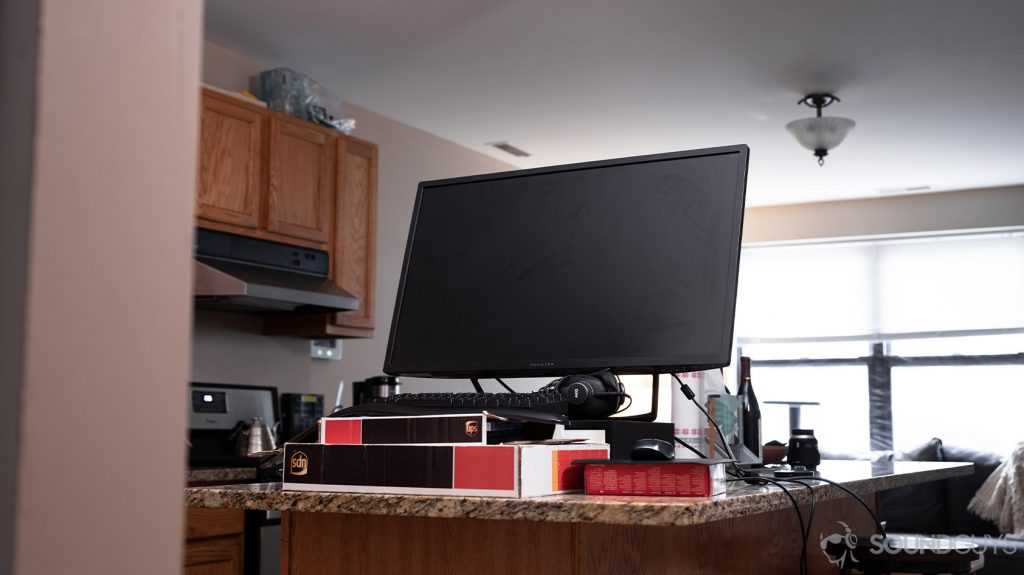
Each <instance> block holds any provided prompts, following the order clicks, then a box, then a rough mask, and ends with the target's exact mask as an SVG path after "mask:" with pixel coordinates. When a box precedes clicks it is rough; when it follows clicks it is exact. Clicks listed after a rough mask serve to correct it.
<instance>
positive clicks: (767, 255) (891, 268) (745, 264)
mask: <svg viewBox="0 0 1024 575" xmlns="http://www.w3.org/2000/svg"><path fill="white" fill-rule="evenodd" d="M1022 329H1024V232H1004V233H991V234H976V235H959V236H936V237H930V238H917V239H910V240H908V239H901V240H878V241H872V242H850V243H832V244H811V245H800V246H772V247H752V248H745V249H744V250H743V255H742V256H741V259H740V281H739V293H738V296H737V306H736V337H737V339H738V340H739V341H740V342H741V343H751V342H756V341H758V340H763V341H771V340H779V339H790V340H805V341H811V340H815V339H823V338H824V339H827V338H837V339H838V338H861V339H879V338H891V337H899V336H901V335H904V336H905V335H907V334H929V333H937V332H947V333H948V332H960V331H973V332H977V331H986V330H988V331H992V330H1022Z"/></svg>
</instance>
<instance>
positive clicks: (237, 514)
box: [184, 508, 245, 575]
mask: <svg viewBox="0 0 1024 575" xmlns="http://www.w3.org/2000/svg"><path fill="white" fill-rule="evenodd" d="M244 517H245V516H244V512H243V511H242V510H241V509H204V508H189V509H188V510H187V514H186V521H185V569H184V573H185V575H242V566H243V562H244V558H243V557H244V556H243V554H244V552H245V538H244V535H243V532H244V530H245V518H244Z"/></svg>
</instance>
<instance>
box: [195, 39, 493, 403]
mask: <svg viewBox="0 0 1024 575" xmlns="http://www.w3.org/2000/svg"><path fill="white" fill-rule="evenodd" d="M273 65H274V64H272V63H269V62H264V61H261V60H258V59H254V58H251V57H249V56H247V55H245V54H242V53H239V52H237V51H234V50H231V49H228V48H224V47H222V46H219V45H217V44H213V43H211V42H206V43H205V45H204V54H203V81H204V82H205V83H207V84H210V85H213V86H217V87H219V88H224V89H227V90H235V91H239V90H245V89H248V88H249V76H250V75H253V74H257V73H259V72H260V71H261V70H264V69H267V68H270V67H273ZM282 65H288V66H290V67H293V68H296V69H298V70H300V71H301V69H302V63H301V62H288V63H282ZM325 87H326V88H327V89H329V90H331V91H332V92H333V93H335V94H338V95H341V96H343V95H344V91H343V90H341V89H339V88H338V87H335V86H330V85H327V86H325ZM344 113H345V115H346V116H350V117H353V118H355V119H356V120H357V122H358V126H357V128H356V132H355V134H354V135H356V136H359V137H360V138H363V139H366V140H369V141H371V142H374V143H376V144H377V145H378V146H379V148H380V163H379V174H378V202H377V233H378V236H377V286H376V294H375V296H376V298H377V331H376V336H375V337H374V338H373V339H369V340H345V341H344V343H343V344H342V353H343V357H342V360H341V361H328V360H317V359H311V358H310V357H309V342H308V341H307V340H300V339H295V338H288V337H270V336H263V335H260V334H259V321H258V320H257V319H255V318H251V317H244V316H243V317H239V316H234V315H232V314H224V313H213V312H200V313H199V314H197V315H196V321H195V331H194V333H195V348H194V350H193V364H192V377H193V379H194V380H195V381H205V382H221V383H249V384H253V385H274V386H277V387H278V388H279V389H280V390H281V391H283V392H288V391H300V392H310V393H322V394H324V396H325V401H326V402H327V403H332V402H333V401H334V397H335V393H336V391H337V386H338V381H339V380H344V381H345V382H346V383H349V384H350V383H351V382H352V381H355V380H360V379H365V378H367V377H370V376H373V375H378V374H380V373H382V372H381V368H382V366H383V364H384V352H385V348H386V347H387V339H388V330H389V329H390V325H391V312H392V310H393V309H394V303H395V294H396V293H397V290H398V276H399V273H400V272H401V266H402V257H403V255H404V252H405V239H406V235H407V234H408V231H409V223H410V219H411V217H412V208H413V200H414V199H415V196H416V186H417V184H418V183H419V182H420V181H422V180H430V179H436V178H446V177H453V176H461V175H469V174H479V173H487V172H496V171H504V170H509V169H512V166H510V165H509V164H506V163H503V162H500V161H497V160H495V159H493V158H489V157H487V156H484V155H482V154H479V153H477V152H475V151H473V150H470V149H468V148H465V147H462V146H459V145H457V144H454V143H452V142H449V141H447V140H444V139H441V138H438V137H437V136H434V135H431V134H428V133H426V132H424V131H422V130H418V129H416V128H413V127H411V126H408V125H405V124H402V123H400V122H396V121H395V120H392V119H390V118H386V117H384V116H381V115H379V114H375V113H374V112H372V111H370V110H368V109H366V108H363V107H360V106H356V105H354V104H348V103H346V104H345V108H344ZM442 385H444V384H442ZM453 385H455V386H456V387H455V388H462V387H465V386H466V384H465V383H464V382H460V383H458V384H453ZM347 387H348V388H347V390H346V395H348V394H350V392H351V385H349V386H347ZM417 387H419V388H420V389H424V388H422V384H412V385H411V386H409V387H408V390H410V391H416V390H417ZM432 389H438V388H437V387H436V386H435V387H432Z"/></svg>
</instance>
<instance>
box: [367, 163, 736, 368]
mask: <svg viewBox="0 0 1024 575" xmlns="http://www.w3.org/2000/svg"><path fill="white" fill-rule="evenodd" d="M730 154H737V155H738V162H737V177H736V183H737V186H738V189H737V190H735V194H736V197H737V199H738V202H737V204H736V208H735V209H734V212H733V215H732V220H731V224H732V236H731V238H730V242H731V243H730V249H731V251H732V257H731V258H730V262H729V270H728V282H729V284H730V285H732V286H733V289H732V290H731V293H729V294H728V301H727V302H726V306H727V308H728V310H729V312H730V313H728V314H725V317H723V318H722V321H723V329H722V336H723V337H722V340H721V341H720V342H719V345H720V347H719V352H718V353H715V354H707V355H685V356H683V355H681V356H675V357H625V358H607V357H605V358H573V359H571V360H559V359H557V358H554V359H552V358H537V359H536V360H533V361H529V362H526V365H523V364H522V363H518V362H517V363H512V362H510V363H509V364H508V365H497V364H494V363H493V362H483V361H481V362H471V361H460V362H458V363H452V362H448V363H423V364H408V363H405V364H396V363H395V362H394V361H393V359H392V356H393V353H394V345H395V335H396V332H397V329H398V319H399V316H400V315H401V310H402V304H403V299H404V292H405V286H406V274H407V273H408V271H409V258H410V256H411V254H412V248H413V242H414V239H415V237H416V223H417V220H418V217H419V212H420V207H421V204H422V202H423V195H424V192H425V191H428V190H429V189H430V188H434V187H441V186H450V185H453V184H458V185H462V184H472V183H476V182H484V181H489V180H505V179H514V178H523V177H530V176H535V175H543V174H551V173H560V172H562V173H564V172H572V171H578V170H590V169H594V168H607V167H614V166H620V165H636V164H643V163H652V162H663V161H667V160H679V159H689V158H699V157H707V156H718V155H730ZM749 158H750V148H748V147H747V146H746V145H744V144H739V145H734V146H719V147H714V148H703V149H699V150H685V151H679V152H668V153H663V154H650V155H643V156H633V157H628V158H615V159H611V160H598V161H593V162H582V163H576V164H564V165H558V166H548V167H542V168H530V169H524V170H511V171H506V172H497V173H491V174H481V175H475V176H463V177H457V178H445V179H440V180H429V181H423V182H420V184H419V186H418V188H417V190H416V201H415V205H414V207H413V212H412V222H411V224H410V226H409V236H408V238H407V239H406V246H405V254H404V257H403V259H402V272H401V276H400V277H399V284H398V294H397V297H396V299H395V308H394V312H393V313H392V317H391V331H390V333H389V335H388V345H387V351H386V354H385V357H384V373H387V374H389V375H400V376H409V377H429V378H474V377H476V378H485V377H509V378H514V377H544V376H552V377H559V376H565V375H572V374H577V373H593V372H597V371H602V370H606V369H607V370H611V371H612V372H614V373H617V374H623V375H626V374H652V373H678V372H684V371H700V370H706V369H715V368H720V367H725V366H728V365H729V364H730V362H731V359H732V358H731V352H732V339H733V329H734V323H735V322H734V319H735V314H736V291H737V290H736V288H735V286H736V284H737V281H738V277H739V260H740V248H741V244H742V236H743V215H744V207H745V205H746V188H747V172H748V164H749ZM487 364H490V365H487Z"/></svg>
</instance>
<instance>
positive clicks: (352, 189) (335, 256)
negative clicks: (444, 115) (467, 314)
mask: <svg viewBox="0 0 1024 575" xmlns="http://www.w3.org/2000/svg"><path fill="white" fill-rule="evenodd" d="M336 164H337V176H336V178H335V179H336V182H337V188H336V193H335V196H334V206H333V208H334V217H333V221H334V227H333V230H332V237H333V243H332V245H331V277H332V279H333V280H334V281H335V282H336V283H337V284H338V285H340V286H341V287H342V288H344V289H345V290H347V291H348V292H350V293H352V294H353V295H355V296H356V297H358V298H359V304H360V307H359V309H358V310H355V311H349V312H344V313H337V314H332V315H315V314H302V315H280V316H273V317H268V318H267V319H266V321H265V322H264V324H263V328H264V332H265V333H268V334H274V335H296V336H301V337H310V338H359V337H362V338H366V337H373V328H374V317H375V316H374V313H375V297H374V289H375V286H376V279H375V278H376V270H377V265H376V264H377V146H376V145H374V144H372V143H370V142H367V141H365V140H360V139H358V138H352V137H348V136H339V137H338V144H337V162H336Z"/></svg>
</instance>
